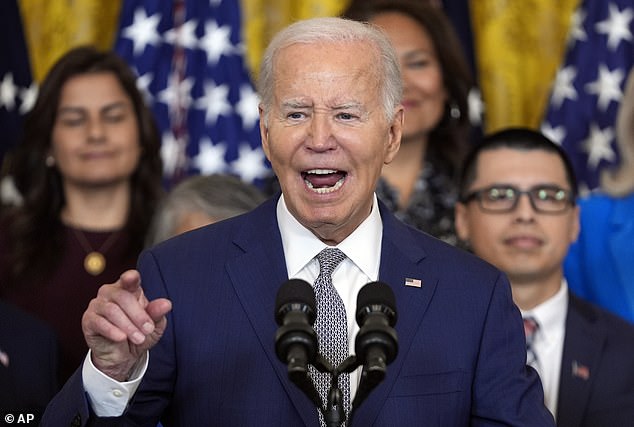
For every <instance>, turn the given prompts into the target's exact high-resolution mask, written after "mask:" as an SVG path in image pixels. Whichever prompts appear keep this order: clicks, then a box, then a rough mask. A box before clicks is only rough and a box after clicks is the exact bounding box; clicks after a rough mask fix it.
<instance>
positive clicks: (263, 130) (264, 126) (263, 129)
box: [258, 104, 271, 161]
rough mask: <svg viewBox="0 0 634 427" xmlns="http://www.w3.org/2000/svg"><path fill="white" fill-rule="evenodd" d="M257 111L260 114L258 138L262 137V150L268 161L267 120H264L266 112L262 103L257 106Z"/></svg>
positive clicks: (269, 158)
mask: <svg viewBox="0 0 634 427" xmlns="http://www.w3.org/2000/svg"><path fill="white" fill-rule="evenodd" d="M258 111H259V114H260V138H261V139H262V150H263V151H264V154H265V155H266V158H267V159H268V160H269V161H270V160H271V157H270V156H269V128H268V122H267V120H266V113H265V112H264V108H262V104H260V105H259V106H258Z"/></svg>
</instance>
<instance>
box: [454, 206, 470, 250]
mask: <svg viewBox="0 0 634 427" xmlns="http://www.w3.org/2000/svg"><path fill="white" fill-rule="evenodd" d="M454 217H455V219H454V221H455V224H454V225H455V227H456V235H457V236H458V238H459V239H460V240H462V241H463V242H467V241H469V235H470V230H469V221H467V206H466V205H464V204H463V203H460V202H456V205H455V207H454Z"/></svg>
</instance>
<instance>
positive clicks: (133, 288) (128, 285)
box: [118, 270, 141, 294]
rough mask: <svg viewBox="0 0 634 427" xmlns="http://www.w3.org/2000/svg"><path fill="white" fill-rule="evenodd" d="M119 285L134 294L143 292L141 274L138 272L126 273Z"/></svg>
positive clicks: (121, 277)
mask: <svg viewBox="0 0 634 427" xmlns="http://www.w3.org/2000/svg"><path fill="white" fill-rule="evenodd" d="M118 281H119V283H120V285H121V289H124V290H126V291H128V292H131V293H133V294H138V293H139V291H141V274H140V273H139V272H138V271H137V270H127V271H124V272H123V273H122V274H121V276H119V280H118Z"/></svg>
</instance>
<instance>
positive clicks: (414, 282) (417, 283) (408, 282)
mask: <svg viewBox="0 0 634 427" xmlns="http://www.w3.org/2000/svg"><path fill="white" fill-rule="evenodd" d="M405 286H411V287H413V288H421V287H422V286H423V282H422V281H421V280H420V279H412V278H411V277H406V278H405Z"/></svg>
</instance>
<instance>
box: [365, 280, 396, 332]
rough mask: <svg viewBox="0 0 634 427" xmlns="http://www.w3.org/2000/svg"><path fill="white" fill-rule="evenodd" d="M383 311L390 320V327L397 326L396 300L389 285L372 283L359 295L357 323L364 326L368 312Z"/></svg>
mask: <svg viewBox="0 0 634 427" xmlns="http://www.w3.org/2000/svg"><path fill="white" fill-rule="evenodd" d="M371 311H383V312H385V314H386V315H387V316H388V318H389V320H390V326H394V325H395V324H396V298H395V297H394V291H392V288H391V287H390V285H388V284H387V283H383V282H370V283H368V284H366V285H365V286H363V287H362V288H361V290H360V291H359V294H358V295H357V315H356V319H357V323H358V324H359V325H363V319H364V318H365V316H366V315H367V313H368V312H371Z"/></svg>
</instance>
